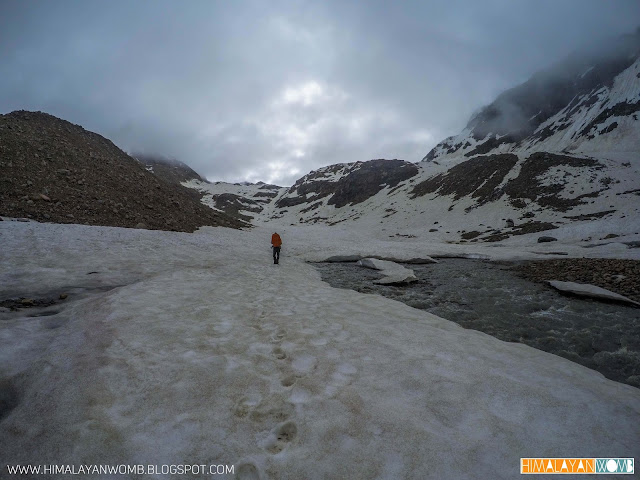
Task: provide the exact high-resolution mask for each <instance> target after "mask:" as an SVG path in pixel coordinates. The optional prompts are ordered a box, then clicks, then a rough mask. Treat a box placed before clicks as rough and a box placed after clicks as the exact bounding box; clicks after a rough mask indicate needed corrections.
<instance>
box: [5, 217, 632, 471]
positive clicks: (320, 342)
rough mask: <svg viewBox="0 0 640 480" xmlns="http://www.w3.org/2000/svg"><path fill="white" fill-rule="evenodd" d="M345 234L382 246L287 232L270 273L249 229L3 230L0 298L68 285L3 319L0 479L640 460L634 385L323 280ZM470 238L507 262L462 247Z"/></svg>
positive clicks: (259, 235) (337, 230) (261, 232)
mask: <svg viewBox="0 0 640 480" xmlns="http://www.w3.org/2000/svg"><path fill="white" fill-rule="evenodd" d="M336 234H344V235H345V236H338V237H337V236H336ZM349 235H351V236H352V238H353V239H354V240H355V242H360V243H361V244H360V245H359V247H360V248H361V249H362V248H367V249H369V250H370V251H371V253H372V254H376V253H377V254H384V253H386V252H388V249H389V248H388V245H389V244H390V243H391V242H386V243H384V242H379V241H376V240H375V239H367V242H366V246H365V245H362V236H361V235H356V234H355V232H350V231H349V229H347V228H344V227H343V226H342V225H339V226H336V227H333V228H332V227H327V226H321V225H317V226H309V225H306V226H304V227H295V228H293V229H292V231H291V232H290V233H288V234H287V235H286V236H285V237H284V241H285V246H286V249H287V250H286V252H287V253H286V255H285V256H284V257H283V260H282V262H281V264H280V265H273V264H271V262H270V253H269V249H268V242H269V238H270V231H269V230H266V229H265V228H260V227H258V228H255V229H252V230H249V231H237V230H231V229H225V228H215V229H214V228H204V229H201V230H199V231H198V232H196V233H194V234H182V233H173V232H157V231H153V232H152V231H147V230H133V229H123V228H106V227H90V226H83V225H54V224H49V225H46V224H37V223H18V222H0V236H1V237H2V248H1V249H0V258H1V259H2V261H0V298H9V297H11V296H12V295H22V296H25V295H28V296H32V295H36V294H40V295H43V296H45V297H47V295H48V296H49V297H52V296H53V298H55V299H57V298H58V295H59V293H60V292H68V293H69V297H68V298H67V299H65V300H64V301H63V302H59V303H58V304H57V305H56V306H55V307H54V309H55V311H53V312H52V311H50V312H49V315H47V316H35V315H34V316H29V314H28V313H27V312H26V311H25V312H3V313H0V315H2V320H1V321H0V388H1V390H0V394H1V395H2V397H1V398H2V400H3V402H2V403H0V407H2V409H1V410H0V466H1V468H2V472H3V473H7V470H6V468H7V467H6V466H7V465H12V466H13V465H16V464H21V465H29V464H31V465H51V464H57V465H75V466H76V467H78V466H80V465H92V464H98V465H143V466H144V468H145V469H146V468H147V466H148V465H153V466H158V467H160V466H162V465H184V464H187V465H194V464H195V465H196V466H197V465H201V464H205V465H206V468H208V467H209V465H228V466H230V467H231V466H233V467H234V469H235V471H234V474H235V475H232V474H229V475H227V476H226V478H254V479H255V478H261V479H282V480H286V479H301V478H304V479H309V480H315V479H334V478H350V479H351V478H353V479H355V478H367V479H369V478H371V479H374V478H375V479H380V480H387V479H443V478H454V479H471V478H482V479H485V478H486V479H489V478H491V479H512V478H516V477H517V476H518V474H519V469H518V468H519V458H521V457H537V456H545V457H556V456H562V455H565V454H568V453H567V452H570V454H571V456H572V457H599V456H616V457H635V458H638V457H640V444H639V443H638V442H637V439H638V438H639V436H640V426H639V424H638V422H637V419H638V416H639V415H640V390H638V389H637V388H634V387H632V386H629V385H624V384H621V383H617V382H614V381H611V380H607V379H606V378H604V377H603V376H602V375H601V374H599V373H597V372H595V371H593V370H590V369H587V368H585V367H582V366H580V365H578V364H576V363H573V362H571V361H569V360H566V359H563V358H560V357H558V356H555V355H551V354H547V353H544V352H541V351H538V350H535V349H533V348H530V347H528V346H525V345H522V344H517V343H507V342H502V341H500V340H497V339H495V338H493V337H491V336H489V335H486V334H483V333H480V332H477V331H474V330H467V329H463V328H461V327H459V326H458V325H456V324H454V323H452V322H449V321H446V320H443V319H441V318H438V317H436V316H434V315H431V314H429V313H426V312H424V311H421V310H418V309H414V308H410V307H408V306H406V305H404V304H401V303H399V302H396V301H393V300H389V299H386V298H383V297H381V296H378V295H365V294H360V293H356V292H353V291H347V290H341V289H334V288H331V287H330V286H329V285H328V284H326V283H324V282H322V281H321V280H320V275H319V274H318V272H316V271H315V270H314V268H313V267H312V266H310V265H308V264H306V263H305V262H304V260H305V259H307V256H306V252H309V250H310V249H311V250H313V251H314V252H317V253H320V252H323V253H324V255H327V256H328V255H332V254H335V253H338V252H339V251H340V249H341V248H343V246H345V245H346V244H352V246H355V242H349V241H348V240H347V239H348V238H349V237H348V236H349ZM294 239H295V241H294ZM393 243H395V249H396V251H397V252H398V253H399V254H407V253H408V254H411V255H413V254H414V253H415V252H414V251H408V250H405V248H404V246H403V244H402V243H401V242H393ZM480 247H483V248H484V251H486V252H489V251H494V252H495V254H496V255H503V254H504V253H505V251H508V250H510V252H511V253H512V254H513V253H514V251H513V250H511V249H509V248H508V247H506V248H502V249H496V248H489V246H487V245H477V246H474V247H470V246H467V247H466V248H467V249H469V248H477V249H480ZM438 248H442V247H438ZM448 248H449V249H450V250H451V251H453V250H455V249H457V248H459V246H457V245H451V246H448ZM411 250H415V251H421V252H422V253H427V254H428V253H433V251H431V250H430V245H429V244H428V243H426V242H413V243H412V244H411ZM589 251H591V250H589ZM43 259H46V261H45V263H43ZM87 272H92V273H93V274H92V275H87ZM613 425H615V428H612V426H613ZM145 471H146V470H145ZM206 472H207V473H208V470H207V471H206ZM3 476H4V475H3ZM206 476H208V475H193V476H192V477H193V478H204V477H206ZM140 477H143V478H156V477H157V478H165V477H167V475H152V474H150V475H140ZM216 477H217V475H216ZM220 477H221V478H225V477H223V476H222V475H221V476H220Z"/></svg>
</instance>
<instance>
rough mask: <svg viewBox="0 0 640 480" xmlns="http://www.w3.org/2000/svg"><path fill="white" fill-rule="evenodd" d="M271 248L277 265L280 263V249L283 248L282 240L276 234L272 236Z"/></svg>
mask: <svg viewBox="0 0 640 480" xmlns="http://www.w3.org/2000/svg"><path fill="white" fill-rule="evenodd" d="M271 246H272V248H273V263H274V264H277V263H278V262H279V261H280V247H282V239H281V238H280V235H278V234H277V233H276V232H274V233H273V235H271Z"/></svg>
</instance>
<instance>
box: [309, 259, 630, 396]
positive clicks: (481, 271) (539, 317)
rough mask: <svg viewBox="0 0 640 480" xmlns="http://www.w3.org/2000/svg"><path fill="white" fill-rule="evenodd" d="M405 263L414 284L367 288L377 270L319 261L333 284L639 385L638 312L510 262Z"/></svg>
mask: <svg viewBox="0 0 640 480" xmlns="http://www.w3.org/2000/svg"><path fill="white" fill-rule="evenodd" d="M439 262H440V263H437V264H428V265H405V267H407V268H410V269H412V270H413V271H414V272H415V274H416V276H417V277H418V279H419V281H418V282H416V283H414V284H410V285H407V286H383V285H375V284H374V283H372V281H373V280H375V279H377V278H380V277H381V275H380V273H379V272H377V271H375V270H370V269H367V268H362V267H358V266H357V265H356V264H355V263H320V264H316V267H317V268H318V270H319V271H320V273H321V274H322V279H323V280H324V281H325V282H327V283H329V284H330V285H331V286H333V287H338V288H348V289H352V290H356V291H358V292H363V293H377V294H379V295H383V296H385V297H389V298H392V299H394V300H398V301H400V302H403V303H406V304H407V305H409V306H411V307H414V308H419V309H421V310H426V311H427V312H430V313H433V314H435V315H438V316H440V317H443V318H446V319H448V320H451V321H454V322H456V323H458V324H459V325H461V326H463V327H465V328H472V329H474V330H479V331H481V332H484V333H488V334H489V335H493V336H494V337H496V338H499V339H501V340H505V341H508V342H520V343H525V344H527V345H529V346H531V347H534V348H537V349H539V350H544V351H545V352H549V353H553V354H555V355H560V356H562V357H565V358H568V359H569V360H572V361H574V362H577V363H580V364H581V365H584V366H586V367H589V368H592V369H594V370H597V371H598V372H600V373H602V374H603V375H604V376H605V377H607V378H610V379H612V380H616V381H619V382H623V383H627V384H629V385H633V386H635V387H639V388H640V309H638V308H632V307H627V306H623V305H620V304H614V303H603V302H599V301H594V300H588V299H580V298H575V297H569V296H565V295H562V294H560V293H559V292H557V291H556V290H554V289H552V288H551V287H549V286H547V285H543V284H539V283H534V282H531V281H529V280H525V279H523V278H520V277H519V276H517V275H516V273H515V272H513V271H512V270H511V265H509V264H506V263H494V262H488V261H482V260H469V259H440V260H439Z"/></svg>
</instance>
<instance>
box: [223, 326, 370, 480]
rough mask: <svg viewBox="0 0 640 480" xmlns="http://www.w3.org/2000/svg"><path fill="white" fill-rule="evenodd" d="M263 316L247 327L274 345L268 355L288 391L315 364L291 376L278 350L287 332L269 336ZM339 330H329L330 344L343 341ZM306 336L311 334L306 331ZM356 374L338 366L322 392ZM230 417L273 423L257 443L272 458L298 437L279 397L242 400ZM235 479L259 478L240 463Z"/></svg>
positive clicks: (318, 341) (290, 407)
mask: <svg viewBox="0 0 640 480" xmlns="http://www.w3.org/2000/svg"><path fill="white" fill-rule="evenodd" d="M265 316H266V315H265V314H264V313H260V314H259V315H258V318H257V319H256V321H255V322H254V323H253V324H251V327H253V328H254V329H255V330H256V331H257V332H260V333H262V334H267V335H269V341H270V343H272V344H274V346H273V348H272V350H271V355H272V357H273V358H274V360H275V361H276V363H277V364H280V365H279V366H278V367H279V370H280V372H281V378H280V384H281V385H282V386H283V387H285V388H287V389H288V388H289V387H292V386H293V385H294V384H295V383H296V380H297V378H298V377H301V376H304V375H306V374H308V373H309V372H310V371H312V370H313V369H314V368H315V363H313V364H312V365H309V368H303V369H302V370H300V369H299V368H298V369H296V372H295V373H292V372H291V365H290V358H289V356H288V355H287V353H286V352H285V351H284V350H283V349H282V347H281V346H280V344H281V343H282V341H283V340H284V339H285V337H286V335H287V331H286V330H285V329H284V328H283V327H281V326H275V328H274V329H273V331H271V332H270V333H269V332H268V330H267V328H265V325H264V324H263V323H262V320H263V319H264V318H265ZM341 328H342V327H341V326H336V325H334V326H332V327H331V330H332V331H331V333H330V336H333V337H334V340H336V341H338V342H342V341H345V340H346V339H347V337H348V335H347V333H346V332H345V331H344V330H341ZM309 333H315V332H311V331H310V332H309ZM328 342H329V340H328V339H327V338H324V337H315V338H311V339H310V340H308V343H309V344H311V345H313V346H315V347H319V346H324V345H326V344H327V343H328ZM304 357H306V358H307V359H313V361H314V362H315V357H313V356H310V355H306V356H303V358H304ZM303 364H304V362H303ZM303 366H304V365H303ZM356 372H357V369H356V368H355V367H353V366H352V365H350V364H342V365H338V367H337V369H336V371H335V372H334V374H333V375H332V377H331V382H330V384H329V385H327V388H326V390H325V392H326V393H330V394H331V393H335V391H336V390H337V388H339V387H342V386H345V385H348V384H350V383H351V381H352V377H353V375H354V374H355V373H356ZM233 413H234V415H235V416H236V417H238V418H246V419H247V420H250V421H252V422H256V423H271V424H273V423H276V426H275V427H274V428H272V430H271V431H270V432H269V434H268V435H267V437H266V438H265V439H264V440H263V441H262V442H260V446H261V447H262V448H263V449H264V450H265V451H267V452H268V453H270V454H272V455H276V454H278V453H280V452H282V451H283V450H284V449H285V448H287V447H288V446H290V445H291V444H293V443H295V440H296V439H297V437H298V425H297V424H296V422H295V421H294V420H292V419H291V416H292V415H293V414H294V413H295V406H294V404H293V403H291V402H289V401H288V400H287V399H286V398H285V396H284V395H283V394H279V393H274V394H271V395H269V396H267V397H265V398H262V397H261V396H260V395H258V394H255V395H248V396H244V397H242V398H240V400H239V401H238V402H237V403H236V404H235V406H234V410H233ZM236 478H237V479H239V480H259V479H260V478H261V475H260V469H259V468H258V467H257V466H256V465H255V464H254V463H253V462H243V463H241V464H239V465H238V470H237V473H236Z"/></svg>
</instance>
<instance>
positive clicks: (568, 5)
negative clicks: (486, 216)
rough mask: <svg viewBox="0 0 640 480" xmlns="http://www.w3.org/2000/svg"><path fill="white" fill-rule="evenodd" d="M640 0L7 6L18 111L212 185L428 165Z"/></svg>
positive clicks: (633, 20) (4, 80) (2, 35)
mask: <svg viewBox="0 0 640 480" xmlns="http://www.w3.org/2000/svg"><path fill="white" fill-rule="evenodd" d="M639 23H640V2H638V1H637V0H628V1H627V0H612V1H602V0H561V1H559V0H456V1H453V0H448V1H441V2H440V1H439V2H434V1H426V0H419V1H416V2H395V1H362V2H349V1H344V0H335V1H334V0H325V1H316V2H305V1H273V0H270V1H222V0H221V1H213V0H211V1H199V2H196V1H193V0H190V1H186V2H178V1H177V0H176V1H157V0H156V1H132V0H127V1H113V0H109V1H107V0H104V1H101V2H98V1H86V0H85V1H71V0H61V1H55V2H54V1H19V0H14V1H11V0H7V1H3V2H2V3H0V113H8V112H10V111H12V110H17V109H26V110H42V111H45V112H48V113H51V114H53V115H56V116H59V117H61V118H64V119H66V120H69V121H71V122H73V123H78V124H80V125H82V126H84V127H85V128H87V129H88V130H92V131H95V132H98V133H100V134H101V135H104V136H106V137H108V138H110V139H111V140H113V141H114V142H115V143H116V144H117V145H118V146H119V147H121V148H122V149H124V150H126V151H128V152H136V151H137V152H144V153H149V154H161V155H164V156H169V157H174V158H177V159H179V160H182V161H184V162H185V163H187V164H188V165H190V166H191V167H192V168H194V169H195V170H196V171H198V172H199V173H201V174H202V175H204V176H206V177H207V178H209V179H210V180H214V181H215V180H226V181H243V180H247V181H253V182H254V181H258V180H262V181H266V182H270V183H277V184H280V185H290V184H292V183H293V182H294V181H295V180H296V179H297V178H299V177H300V176H302V175H304V174H306V173H308V172H309V171H310V170H313V169H316V168H318V167H320V166H324V165H330V164H333V163H340V162H353V161H358V160H369V159H373V158H400V159H404V160H408V161H419V160H420V159H421V158H422V157H423V156H424V155H425V154H426V153H427V152H428V151H429V150H430V149H431V148H432V147H433V146H434V145H435V144H436V143H437V142H438V141H440V140H442V139H443V138H444V137H446V136H449V135H453V134H455V133H458V132H459V131H460V130H461V129H462V128H463V127H464V125H465V124H466V122H467V120H468V118H469V116H470V115H471V114H472V113H473V112H474V111H475V110H477V109H478V108H480V107H481V106H483V105H485V104H487V103H489V102H491V101H492V100H493V99H494V98H495V97H496V96H497V95H498V94H499V93H500V92H501V91H503V90H505V89H507V88H509V87H512V86H515V85H516V84H518V83H522V82H523V81H525V80H526V79H527V78H528V77H529V76H530V75H532V74H533V73H534V72H536V71H537V70H539V69H541V68H544V67H548V66H550V65H551V64H552V63H554V62H556V61H559V60H561V59H562V58H563V57H564V56H566V55H568V54H569V53H570V52H571V51H573V50H575V49H576V48H579V47H582V46H584V45H586V44H588V43H590V42H597V41H599V40H601V39H604V38H606V37H610V36H615V35H619V34H622V33H630V32H632V31H634V30H635V29H636V28H637V26H638V24H639Z"/></svg>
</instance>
